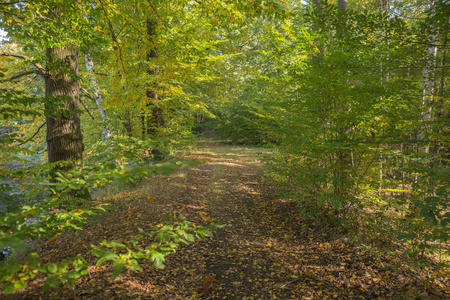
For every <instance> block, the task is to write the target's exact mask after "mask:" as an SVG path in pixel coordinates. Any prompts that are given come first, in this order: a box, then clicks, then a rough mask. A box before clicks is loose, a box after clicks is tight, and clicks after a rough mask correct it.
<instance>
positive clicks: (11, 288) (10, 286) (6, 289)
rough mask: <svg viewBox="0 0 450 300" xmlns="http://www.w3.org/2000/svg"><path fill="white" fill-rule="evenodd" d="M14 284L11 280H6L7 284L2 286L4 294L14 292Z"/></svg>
mask: <svg viewBox="0 0 450 300" xmlns="http://www.w3.org/2000/svg"><path fill="white" fill-rule="evenodd" d="M15 289H16V288H15V286H14V283H12V282H8V283H7V284H5V286H4V287H3V291H4V292H5V293H6V294H10V293H12V292H14V291H15Z"/></svg>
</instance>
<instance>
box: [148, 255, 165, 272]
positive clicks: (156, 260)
mask: <svg viewBox="0 0 450 300" xmlns="http://www.w3.org/2000/svg"><path fill="white" fill-rule="evenodd" d="M150 260H151V261H153V265H154V266H155V267H157V268H158V269H164V267H165V266H164V260H165V259H164V254H162V253H159V252H156V251H153V252H152V254H151V255H150Z"/></svg>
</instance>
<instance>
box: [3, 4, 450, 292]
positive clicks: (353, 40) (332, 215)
mask: <svg viewBox="0 0 450 300" xmlns="http://www.w3.org/2000/svg"><path fill="white" fill-rule="evenodd" d="M449 15H450V4H449V3H448V2H446V1H444V0H423V1H422V0H373V1H372V0H358V1H351V2H350V3H347V1H346V0H339V1H338V3H334V2H329V1H319V0H314V1H313V2H305V1H297V0H248V1H234V0H228V1H227V0H204V1H203V0H202V1H197V0H193V1H187V0H175V1H159V0H127V1H125V0H117V1H116V0H114V1H113V0H98V1H85V0H78V1H58V0H51V1H35V0H29V1H12V0H4V1H2V2H0V20H1V23H0V28H1V29H2V30H3V31H5V32H6V34H7V37H6V38H5V39H3V40H2V41H1V42H0V82H1V85H0V100H1V104H0V170H1V179H2V181H0V192H1V195H0V197H1V198H0V200H1V203H0V205H1V219H0V228H1V230H2V231H1V234H0V247H1V248H4V250H5V253H7V252H8V251H10V250H11V248H12V249H22V248H26V247H28V246H27V244H26V241H27V239H32V240H36V239H39V238H52V237H54V236H56V235H59V234H60V233H61V232H62V231H64V230H66V229H70V228H75V229H81V228H82V227H83V225H84V224H86V223H87V222H90V221H91V220H92V219H93V218H95V217H96V216H97V217H98V213H100V212H101V211H102V210H104V207H90V205H89V203H91V201H92V196H91V195H92V193H93V192H94V191H96V190H98V189H101V188H104V187H105V186H108V185H113V184H116V185H124V184H125V185H126V184H131V183H133V182H136V181H138V180H139V179H140V178H143V177H146V176H148V175H149V174H152V173H155V172H170V171H171V170H173V169H175V168H178V167H180V166H179V164H176V163H175V162H174V161H173V160H171V158H172V157H174V155H175V153H176V152H177V151H179V150H180V149H183V150H186V149H189V148H193V147H195V141H196V140H197V139H198V137H199V136H200V137H202V136H208V135H211V134H213V133H214V134H215V135H217V136H219V137H220V138H221V139H222V140H227V141H229V142H230V143H233V144H242V145H257V146H260V147H267V148H270V149H273V153H274V154H273V155H272V156H269V157H268V158H267V159H266V168H267V169H266V173H267V175H268V176H269V177H270V178H272V180H273V181H274V182H275V183H276V184H277V185H278V186H279V189H280V191H281V192H280V193H281V196H282V197H284V198H285V199H287V200H290V201H294V202H296V203H297V204H298V207H299V209H298V213H299V214H302V215H303V217H305V218H306V219H308V218H310V219H316V220H320V222H324V223H331V224H334V225H336V226H342V227H343V228H346V229H347V230H350V231H352V232H353V233H352V234H353V236H354V237H355V239H358V240H359V241H366V240H367V241H369V240H373V239H387V240H389V241H395V243H398V244H399V245H402V247H404V248H402V249H406V250H405V252H406V253H407V255H411V256H412V257H415V258H416V259H419V258H424V257H425V256H426V255H438V256H439V257H440V262H445V261H446V260H448V257H449V256H448V255H449V252H448V251H449V250H450V248H449V246H448V239H449V229H450V210H449V209H450V207H449V196H450V188H449V182H450V169H449V158H450V148H449V147H450V121H449V119H450V101H449V99H450V98H449V97H450V89H449V85H450V82H449V76H448V72H449V64H448V55H449V54H448V50H449V41H448V38H449V33H450V20H449ZM49 211H54V213H51V214H50V213H49ZM37 218H39V219H40V220H41V221H40V222H32V220H33V219H37ZM184 222H185V223H183V225H182V226H184V227H182V228H179V227H173V228H171V229H167V230H168V231H167V232H170V234H169V233H167V232H165V234H166V235H161V236H159V235H158V233H154V234H153V235H154V237H158V238H160V244H158V247H156V248H152V249H151V250H149V249H147V250H148V251H147V252H146V254H142V253H144V252H145V251H144V252H142V253H141V254H139V255H141V256H140V257H138V256H139V255H138V254H132V253H131V254H130V255H129V256H128V257H126V258H123V257H121V256H119V255H116V256H114V255H115V254H114V251H113V252H110V251H109V250H108V251H107V250H105V249H106V248H107V247H106V248H105V247H103V246H105V245H107V246H108V245H109V246H110V248H114V247H115V246H117V245H116V244H114V243H113V242H111V243H112V244H107V242H105V243H106V244H104V245H103V246H102V247H103V248H102V247H101V246H98V247H97V248H94V250H93V251H94V252H95V255H96V256H97V257H98V258H99V262H104V261H106V260H113V261H114V262H115V264H116V265H117V266H119V267H117V272H116V271H115V273H114V276H117V275H118V274H119V272H120V270H121V269H122V268H123V267H130V268H137V262H136V259H137V258H142V257H144V258H146V259H149V260H151V261H152V262H154V264H155V265H156V266H158V267H161V266H162V262H163V261H164V256H165V255H167V254H168V253H170V252H171V251H172V250H173V249H175V248H176V245H177V243H178V242H179V241H180V240H183V241H186V242H189V241H192V240H193V238H194V236H197V237H199V238H202V237H204V236H205V233H206V235H207V232H209V231H208V230H209V229H208V228H206V227H202V226H195V225H193V224H191V223H189V222H187V221H184ZM217 226H218V225H217V224H212V228H215V227H217ZM109 246H108V247H109ZM117 247H119V246H117ZM133 255H137V256H133ZM25 265H26V266H29V267H27V268H25V267H24V266H25ZM19 270H22V273H21V274H22V275H20V274H18V273H17V272H18V271H19ZM85 270H86V266H85V262H84V261H83V260H82V259H81V258H76V259H74V260H71V261H68V262H65V265H64V264H62V265H56V264H50V265H44V264H42V263H41V262H40V261H39V258H38V257H36V256H35V255H31V256H30V257H29V259H28V260H27V261H25V262H22V263H21V264H8V263H4V266H3V267H2V271H1V273H0V275H1V279H2V281H3V282H4V284H3V288H4V290H5V291H6V292H11V291H13V290H14V289H18V288H22V287H24V286H25V283H26V282H27V280H28V279H29V278H33V276H36V275H35V274H36V273H39V272H43V273H46V274H47V273H48V274H53V275H51V276H50V275H49V278H50V280H49V281H48V286H47V287H56V286H58V285H59V284H61V283H63V282H65V281H68V282H69V283H71V284H73V282H74V281H75V279H76V278H78V277H80V276H82V275H85ZM55 274H56V275H57V276H56V275H55ZM52 276H53V277H52Z"/></svg>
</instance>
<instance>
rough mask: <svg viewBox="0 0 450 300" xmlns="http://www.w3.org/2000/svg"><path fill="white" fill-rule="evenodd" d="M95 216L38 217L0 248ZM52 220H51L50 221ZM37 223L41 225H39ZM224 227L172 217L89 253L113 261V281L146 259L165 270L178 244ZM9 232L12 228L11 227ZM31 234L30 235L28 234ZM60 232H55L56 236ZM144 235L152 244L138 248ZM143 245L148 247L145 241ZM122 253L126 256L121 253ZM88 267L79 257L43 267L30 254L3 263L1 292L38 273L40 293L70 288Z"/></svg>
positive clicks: (19, 223) (0, 240)
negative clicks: (53, 289)
mask: <svg viewBox="0 0 450 300" xmlns="http://www.w3.org/2000/svg"><path fill="white" fill-rule="evenodd" d="M35 213H37V207H34V208H31V207H27V208H26V209H23V213H22V215H21V218H24V217H25V216H29V215H30V214H31V215H35ZM93 215H96V214H95V213H93V212H92V211H82V210H76V211H72V212H65V213H56V214H54V216H52V217H45V216H41V218H42V221H41V222H38V223H33V226H30V227H29V228H28V229H27V230H23V228H21V229H18V230H17V231H14V232H13V233H12V234H11V236H14V237H7V236H5V235H3V236H2V237H1V238H0V246H1V245H2V243H3V242H6V243H7V245H9V246H11V247H12V248H14V249H20V248H22V247H26V245H25V242H24V240H23V237H24V236H23V235H19V234H18V233H19V232H21V233H24V232H28V236H30V237H33V238H35V237H37V236H51V235H53V234H55V231H52V230H46V229H48V228H51V226H53V227H54V226H56V227H57V228H58V229H59V231H64V230H65V229H67V228H74V229H82V228H80V227H79V226H78V225H76V224H80V223H83V222H86V221H87V220H88V218H86V217H92V216H93ZM50 219H52V220H53V221H50ZM5 223H6V224H8V225H9V224H11V223H12V222H11V220H10V219H4V220H3V223H1V224H5ZM15 224H16V225H17V227H18V226H20V227H23V226H28V225H26V224H25V223H24V222H22V221H19V220H16V223H15ZM39 224H40V225H39ZM222 226H223V225H219V224H215V223H211V224H210V225H208V226H206V227H204V226H194V225H193V224H192V223H191V222H189V221H187V220H186V219H185V218H184V217H183V216H181V215H180V216H174V218H173V221H172V222H170V223H166V224H160V225H158V226H157V227H156V228H155V229H154V230H153V231H151V232H144V230H142V229H140V228H139V231H140V232H141V233H142V234H140V235H135V236H130V237H129V239H128V241H123V242H118V241H106V240H104V241H102V242H101V243H100V244H99V245H91V248H92V250H91V251H90V252H91V253H92V254H94V255H95V256H96V257H98V260H97V263H96V264H97V265H100V264H103V263H105V262H107V261H112V262H113V265H114V270H113V274H112V280H114V279H115V278H116V277H117V276H119V274H120V273H121V272H122V270H123V268H128V269H132V270H136V271H138V270H140V266H139V263H138V261H139V260H141V259H147V260H150V261H151V262H153V264H154V266H155V267H157V268H164V258H165V257H166V256H167V255H169V254H170V253H172V252H175V250H176V248H178V245H179V243H180V242H183V243H185V244H189V243H190V242H194V241H195V238H198V239H204V238H205V237H207V236H209V237H212V236H213V235H212V233H211V231H210V230H211V229H215V228H219V227H222ZM10 229H11V228H10ZM30 233H32V234H30ZM59 233H60V232H56V234H59ZM144 236H148V237H150V238H151V239H153V240H154V241H155V242H154V243H152V244H150V245H148V246H145V247H141V246H140V244H143V243H142V242H143V239H144ZM145 244H147V243H146V242H145ZM123 250H125V253H123V252H124V251H123ZM88 266H89V264H88V263H87V262H86V260H85V259H84V258H83V257H82V256H81V255H78V256H77V257H74V258H72V259H69V260H64V261H62V262H59V263H48V264H42V262H40V261H39V256H38V254H37V253H30V254H29V255H28V257H27V259H26V260H25V261H24V262H21V263H14V264H6V265H5V264H2V266H1V268H0V279H1V281H2V283H3V290H4V291H5V293H11V292H13V291H14V290H16V289H22V288H24V287H26V282H27V281H28V280H30V279H33V278H35V277H36V276H37V275H38V274H39V273H42V274H45V277H46V281H45V283H44V285H43V287H42V290H43V292H46V291H48V290H49V289H50V288H58V287H60V286H61V285H63V284H64V283H66V282H67V283H68V284H69V286H73V285H74V283H75V280H76V279H78V278H80V277H82V276H85V275H86V274H87V267H88Z"/></svg>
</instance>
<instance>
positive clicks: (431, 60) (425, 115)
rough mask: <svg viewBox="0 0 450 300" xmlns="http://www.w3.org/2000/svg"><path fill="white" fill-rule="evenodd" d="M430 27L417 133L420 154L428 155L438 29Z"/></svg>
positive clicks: (432, 3) (432, 5) (432, 2)
mask: <svg viewBox="0 0 450 300" xmlns="http://www.w3.org/2000/svg"><path fill="white" fill-rule="evenodd" d="M435 5H436V3H435V0H431V1H430V9H431V15H432V16H434V15H435V14H436V12H435ZM430 26H431V27H432V28H431V30H430V33H429V34H428V42H429V44H428V45H427V47H426V51H425V52H426V53H425V54H426V58H425V61H426V63H425V67H424V69H423V73H422V105H423V107H424V110H423V112H422V121H423V126H422V130H421V132H420V133H419V138H420V140H421V141H420V142H425V143H426V145H424V146H422V147H420V152H423V153H429V151H430V146H429V144H428V142H427V141H426V140H427V135H429V130H430V127H429V123H430V121H431V118H432V116H431V114H432V104H433V95H434V83H435V80H434V79H435V76H434V73H435V67H436V57H437V46H436V44H437V41H438V29H437V28H435V27H434V26H435V24H430Z"/></svg>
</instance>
